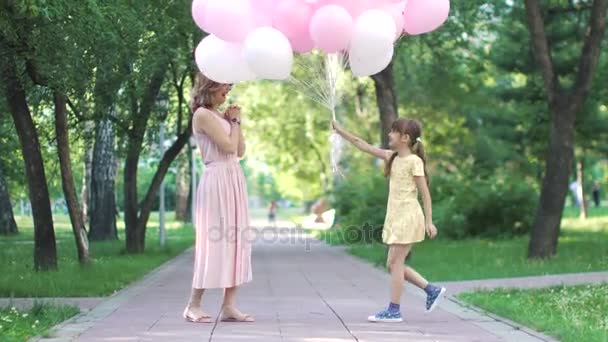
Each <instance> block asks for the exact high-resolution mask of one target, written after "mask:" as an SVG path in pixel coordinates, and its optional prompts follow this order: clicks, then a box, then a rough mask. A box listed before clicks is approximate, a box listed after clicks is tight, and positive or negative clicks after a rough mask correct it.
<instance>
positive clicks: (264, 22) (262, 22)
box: [251, 8, 272, 29]
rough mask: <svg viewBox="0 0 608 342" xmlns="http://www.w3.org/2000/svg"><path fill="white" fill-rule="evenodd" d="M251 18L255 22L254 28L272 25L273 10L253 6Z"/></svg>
mask: <svg viewBox="0 0 608 342" xmlns="http://www.w3.org/2000/svg"><path fill="white" fill-rule="evenodd" d="M251 20H252V23H253V28H258V27H264V26H268V27H272V12H266V11H263V10H260V9H257V8H253V9H252V10H251ZM253 28H252V29H253Z"/></svg>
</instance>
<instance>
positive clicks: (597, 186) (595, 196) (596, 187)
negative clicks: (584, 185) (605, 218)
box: [591, 182, 601, 207]
mask: <svg viewBox="0 0 608 342" xmlns="http://www.w3.org/2000/svg"><path fill="white" fill-rule="evenodd" d="M591 194H592V195H593V203H595V206H596V207H599V206H600V204H601V203H600V202H601V201H600V184H599V183H598V182H595V183H594V184H593V189H591Z"/></svg>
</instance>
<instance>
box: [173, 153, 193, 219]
mask: <svg viewBox="0 0 608 342" xmlns="http://www.w3.org/2000/svg"><path fill="white" fill-rule="evenodd" d="M177 163H178V165H177V177H176V178H177V189H176V194H175V195H176V197H177V198H176V200H175V218H176V219H177V220H178V221H181V222H187V221H188V217H189V215H188V209H189V207H188V203H189V197H190V172H189V171H190V170H189V165H188V164H189V163H188V158H187V155H185V154H183V153H182V154H181V155H180V157H178V159H177Z"/></svg>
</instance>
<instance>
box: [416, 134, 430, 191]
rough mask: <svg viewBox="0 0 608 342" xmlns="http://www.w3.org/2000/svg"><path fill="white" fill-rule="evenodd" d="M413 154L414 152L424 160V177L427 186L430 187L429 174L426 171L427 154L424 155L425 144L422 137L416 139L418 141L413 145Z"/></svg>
mask: <svg viewBox="0 0 608 342" xmlns="http://www.w3.org/2000/svg"><path fill="white" fill-rule="evenodd" d="M412 152H414V154H416V155H417V156H418V157H419V158H420V159H422V165H423V166H424V177H425V178H426V184H427V185H430V182H429V174H428V172H427V171H426V154H425V153H424V144H423V143H422V139H420V137H418V138H416V141H414V145H412Z"/></svg>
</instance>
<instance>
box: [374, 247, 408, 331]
mask: <svg viewBox="0 0 608 342" xmlns="http://www.w3.org/2000/svg"><path fill="white" fill-rule="evenodd" d="M410 249H411V245H390V246H389V250H388V257H387V259H386V266H387V268H388V270H389V272H390V274H391V302H390V303H389V305H388V308H387V309H386V310H383V311H381V312H379V313H377V314H375V315H373V316H370V317H368V320H369V321H371V322H385V323H398V322H402V321H403V318H402V317H401V311H400V303H401V294H402V293H403V282H404V279H403V272H404V269H403V268H404V263H405V258H406V256H407V254H408V253H409V251H410Z"/></svg>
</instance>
